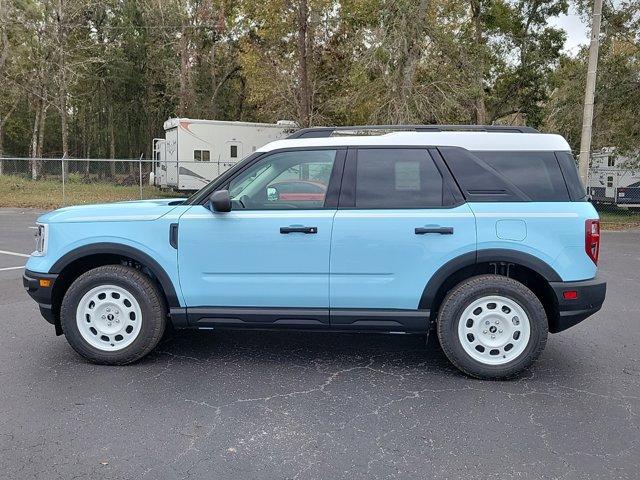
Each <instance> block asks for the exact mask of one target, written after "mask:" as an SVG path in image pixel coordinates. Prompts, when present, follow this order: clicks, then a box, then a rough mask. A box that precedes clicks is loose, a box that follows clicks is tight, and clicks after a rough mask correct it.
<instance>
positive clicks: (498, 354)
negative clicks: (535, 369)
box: [458, 295, 531, 365]
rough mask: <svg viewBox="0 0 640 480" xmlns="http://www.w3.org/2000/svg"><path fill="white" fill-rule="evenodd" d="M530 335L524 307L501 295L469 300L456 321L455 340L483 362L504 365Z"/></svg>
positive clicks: (519, 349) (514, 356)
mask: <svg viewBox="0 0 640 480" xmlns="http://www.w3.org/2000/svg"><path fill="white" fill-rule="evenodd" d="M530 337H531V324H530V321H529V317H528V316H527V314H526V312H525V311H524V309H523V308H522V307H521V306H520V305H519V304H518V303H517V302H515V301H514V300H512V299H510V298H507V297H503V296H500V295H490V296H484V297H481V298H479V299H477V300H474V301H473V302H471V304H470V305H469V306H468V307H467V308H465V310H464V312H463V313H462V315H461V316H460V319H459V321H458V340H459V341H460V344H461V345H462V348H463V349H464V351H465V352H466V353H467V354H468V355H469V356H470V357H471V358H473V359H474V360H476V361H478V362H480V363H483V364H485V365H503V364H505V363H508V362H510V361H512V360H514V359H516V358H518V357H519V356H520V355H521V354H522V352H524V350H525V349H526V347H527V344H528V343H529V338H530Z"/></svg>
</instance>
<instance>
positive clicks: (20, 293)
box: [0, 209, 640, 480]
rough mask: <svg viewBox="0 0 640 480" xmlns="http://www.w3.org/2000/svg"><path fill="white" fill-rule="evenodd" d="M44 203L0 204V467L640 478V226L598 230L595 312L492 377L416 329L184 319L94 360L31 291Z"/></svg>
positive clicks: (114, 472) (293, 475)
mask: <svg viewBox="0 0 640 480" xmlns="http://www.w3.org/2000/svg"><path fill="white" fill-rule="evenodd" d="M36 216H37V213H36V212H33V211H24V210H16V209H0V251H1V252H11V253H0V322H1V326H2V334H1V335H0V477H2V478H3V479H27V478H28V479H32V478H33V479H47V480H49V479H65V480H66V479H71V478H87V479H102V478H107V479H140V478H149V479H185V478H208V479H209V478H210V479H215V480H218V479H243V480H247V479H342V478H347V479H349V480H356V479H377V478H380V479H382V478H385V479H386V478H398V479H408V478H420V479H427V478H439V479H447V478H451V479H454V478H465V479H476V478H477V479H494V478H495V479H498V478H500V479H505V478H518V479H541V478H563V479H585V478H601V479H613V478H623V479H637V478H639V477H640V430H639V426H640V417H639V415H640V312H639V310H640V231H632V232H605V233H604V234H603V251H602V253H601V268H600V272H601V273H600V274H601V275H602V276H603V277H604V278H605V279H606V280H607V281H608V295H607V300H606V302H605V305H604V307H603V309H602V310H601V312H599V313H598V314H597V315H595V316H594V317H592V318H590V319H589V320H587V321H586V322H583V323H582V324H580V325H578V326H576V327H575V328H572V329H570V330H568V331H566V332H563V333H560V334H557V335H552V336H550V338H549V342H548V343H547V347H546V350H545V351H544V353H543V354H542V357H541V358H540V360H539V361H538V362H537V364H536V365H535V366H534V367H533V368H532V369H530V370H529V371H528V372H527V373H526V374H524V375H523V376H522V377H520V378H519V379H516V380H512V381H506V382H489V381H479V380H472V379H469V378H467V377H465V376H463V375H462V374H460V373H458V371H457V370H456V369H454V368H453V367H452V366H451V365H450V364H449V363H448V362H447V360H446V358H445V357H444V355H443V353H442V352H441V350H440V348H439V347H438V345H437V342H436V341H435V339H434V338H431V339H430V340H429V343H428V345H427V346H425V343H424V340H425V339H424V337H422V336H409V335H405V336H402V335H375V334H371V335H358V334H324V333H265V332H212V331H210V332H197V331H183V332H178V333H177V334H175V335H173V336H171V337H168V338H166V339H164V340H163V341H162V343H161V344H160V345H159V346H158V348H157V349H156V350H155V351H154V352H153V353H152V354H150V355H149V356H148V357H146V358H145V359H143V360H142V361H141V362H139V363H137V364H134V365H130V366H126V367H105V366H96V365H91V364H89V363H87V362H85V361H84V360H83V359H82V358H80V357H79V356H78V355H76V354H75V353H74V351H73V350H72V349H71V347H69V346H68V345H67V343H66V341H65V339H64V337H56V336H55V333H54V330H53V327H52V326H50V325H49V324H47V323H46V322H45V321H44V320H43V319H42V318H41V317H40V315H39V313H38V310H37V307H36V305H35V303H34V302H33V301H32V300H31V299H30V298H29V297H28V295H27V294H26V293H25V291H24V290H23V288H22V283H21V275H22V270H21V269H20V266H21V265H23V264H24V262H25V260H26V258H24V257H21V256H18V255H14V254H28V253H29V252H30V251H31V250H32V249H33V239H32V237H33V234H34V231H33V229H30V228H29V227H30V226H32V225H33V222H34V219H35V218H36ZM12 253H13V254H12ZM14 267H17V268H14Z"/></svg>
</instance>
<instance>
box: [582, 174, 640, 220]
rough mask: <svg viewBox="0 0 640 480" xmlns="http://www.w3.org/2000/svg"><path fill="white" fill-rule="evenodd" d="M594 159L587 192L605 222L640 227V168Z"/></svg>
mask: <svg viewBox="0 0 640 480" xmlns="http://www.w3.org/2000/svg"><path fill="white" fill-rule="evenodd" d="M593 163H595V165H592V168H591V169H590V170H589V180H588V182H587V194H588V195H589V198H590V199H591V202H592V203H593V204H594V206H595V207H596V210H598V213H599V214H600V221H601V223H602V224H603V226H604V227H605V228H614V229H615V228H624V227H626V228H628V227H635V228H640V168H636V167H631V168H630V167H629V166H626V165H622V166H616V165H606V164H605V165H601V164H600V162H593ZM611 163H613V162H611Z"/></svg>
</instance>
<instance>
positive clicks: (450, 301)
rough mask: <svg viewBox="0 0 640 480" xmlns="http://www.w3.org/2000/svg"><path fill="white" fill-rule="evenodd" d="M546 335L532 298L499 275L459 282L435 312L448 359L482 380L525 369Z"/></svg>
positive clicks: (541, 315)
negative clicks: (438, 310)
mask: <svg viewBox="0 0 640 480" xmlns="http://www.w3.org/2000/svg"><path fill="white" fill-rule="evenodd" d="M548 332H549V327H548V322H547V316H546V313H545V311H544V308H543V306H542V304H541V303H540V300H539V299H538V297H536V295H535V294H534V293H533V292H532V291H531V290H529V289H528V288H527V287H526V286H524V285H523V284H522V283H520V282H518V281H516V280H513V279H511V278H507V277H503V276H500V275H482V276H478V277H473V278H470V279H468V280H465V281H463V282H461V283H460V284H458V285H457V286H456V287H454V288H453V289H452V290H451V291H450V292H449V293H448V294H447V296H446V297H445V299H444V301H443V303H442V307H441V309H440V312H439V314H438V338H439V339H440V345H441V346H442V349H443V350H444V352H445V354H446V355H447V357H448V358H449V360H450V361H451V362H452V363H453V364H454V365H455V366H456V367H458V368H459V369H460V370H462V371H463V372H465V373H467V374H468V375H471V376H474V377H478V378H484V379H500V378H508V377H512V376H514V375H517V374H518V373H520V372H522V371H523V370H524V369H525V368H527V367H529V366H530V365H531V364H532V363H533V362H534V361H535V360H536V359H537V358H538V357H539V356H540V353H542V350H543V349H544V346H545V344H546V341H547V335H548Z"/></svg>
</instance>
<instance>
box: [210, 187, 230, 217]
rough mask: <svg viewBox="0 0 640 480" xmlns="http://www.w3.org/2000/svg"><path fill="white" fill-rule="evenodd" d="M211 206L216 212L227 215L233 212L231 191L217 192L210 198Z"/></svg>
mask: <svg viewBox="0 0 640 480" xmlns="http://www.w3.org/2000/svg"><path fill="white" fill-rule="evenodd" d="M209 205H211V210H212V211H214V212H219V213H225V212H230V211H231V197H230V196H229V190H216V191H215V192H213V193H212V194H211V196H210V197H209Z"/></svg>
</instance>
